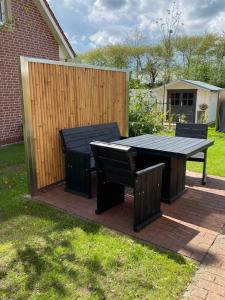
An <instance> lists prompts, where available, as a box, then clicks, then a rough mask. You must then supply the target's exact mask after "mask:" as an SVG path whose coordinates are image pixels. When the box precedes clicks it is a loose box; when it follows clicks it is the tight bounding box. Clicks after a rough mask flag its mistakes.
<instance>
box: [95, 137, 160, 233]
mask: <svg viewBox="0 0 225 300" xmlns="http://www.w3.org/2000/svg"><path fill="white" fill-rule="evenodd" d="M91 148H92V152H93V154H94V158H95V161H96V170H97V177H98V185H97V209H96V213H97V214H100V213H102V212H104V211H105V210H107V209H110V208H112V207H113V206H115V205H117V204H119V203H121V202H123V201H124V197H125V186H128V187H131V188H133V189H134V224H133V226H134V231H139V230H140V229H142V228H143V227H144V226H146V225H147V224H149V223H151V222H152V221H154V220H155V219H157V218H159V217H160V216H161V210H160V201H161V192H162V171H163V168H164V166H165V164H164V163H159V164H157V165H154V166H150V167H147V168H145V169H142V170H138V169H137V166H136V161H135V157H136V153H135V152H134V151H133V150H132V148H131V147H127V146H122V145H116V144H113V143H102V142H92V143H91Z"/></svg>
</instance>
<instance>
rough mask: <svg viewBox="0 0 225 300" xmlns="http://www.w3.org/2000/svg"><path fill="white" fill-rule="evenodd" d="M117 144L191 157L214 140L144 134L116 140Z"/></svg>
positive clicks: (160, 153) (167, 154)
mask: <svg viewBox="0 0 225 300" xmlns="http://www.w3.org/2000/svg"><path fill="white" fill-rule="evenodd" d="M114 143H115V144H121V145H126V146H130V147H135V148H140V149H146V150H149V153H150V154H151V153H152V154H159V155H165V156H174V157H176V156H178V157H179V156H181V157H189V156H190V155H193V154H194V153H197V152H199V151H200V150H204V149H206V148H207V147H209V146H211V145H212V144H213V142H212V141H209V140H202V139H196V138H185V137H171V136H170V137H164V136H155V135H142V136H139V137H133V138H128V139H126V140H122V141H115V142H114Z"/></svg>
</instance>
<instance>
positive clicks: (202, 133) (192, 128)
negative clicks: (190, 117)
mask: <svg viewBox="0 0 225 300" xmlns="http://www.w3.org/2000/svg"><path fill="white" fill-rule="evenodd" d="M176 136H181V137H190V138H197V139H207V136H208V124H194V123H177V124H176Z"/></svg>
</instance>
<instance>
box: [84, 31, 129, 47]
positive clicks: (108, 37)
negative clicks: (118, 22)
mask: <svg viewBox="0 0 225 300" xmlns="http://www.w3.org/2000/svg"><path fill="white" fill-rule="evenodd" d="M128 31H129V28H128V27H125V26H112V27H108V28H106V29H104V30H101V31H98V32H96V33H94V34H92V35H91V36H89V40H90V41H91V42H92V44H94V45H96V46H98V47H99V46H104V45H107V44H117V43H121V42H122V41H123V40H124V37H125V35H126V33H127V32H128Z"/></svg>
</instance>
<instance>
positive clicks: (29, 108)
mask: <svg viewBox="0 0 225 300" xmlns="http://www.w3.org/2000/svg"><path fill="white" fill-rule="evenodd" d="M21 74H22V77H21V78H22V88H23V103H24V142H25V148H26V154H27V162H28V178H29V183H30V192H31V194H34V193H35V192H36V191H37V190H39V189H41V188H44V187H46V186H48V185H51V184H53V183H56V182H59V181H61V180H63V179H64V161H63V153H62V146H61V141H60V137H59V130H60V129H62V128H70V127H79V126H83V125H91V124H101V123H109V122H117V123H118V126H119V128H120V131H121V134H122V135H127V131H128V117H127V116H128V80H129V72H128V71H127V70H126V71H125V70H115V69H108V68H95V67H91V66H85V65H76V64H72V63H64V62H56V61H48V60H42V59H34V58H25V57H21Z"/></svg>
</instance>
